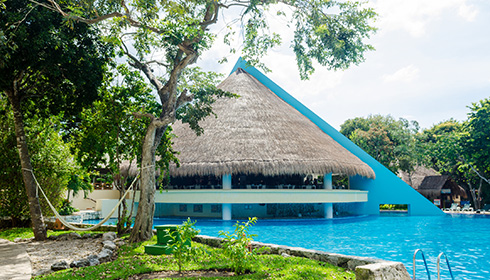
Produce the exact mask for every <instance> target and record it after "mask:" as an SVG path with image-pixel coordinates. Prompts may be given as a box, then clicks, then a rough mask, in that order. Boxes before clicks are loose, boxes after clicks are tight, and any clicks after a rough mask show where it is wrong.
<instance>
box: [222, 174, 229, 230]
mask: <svg viewBox="0 0 490 280" xmlns="http://www.w3.org/2000/svg"><path fill="white" fill-rule="evenodd" d="M222 185H223V189H224V190H231V174H225V175H223V178H222ZM221 211H222V219H223V221H229V220H231V204H230V203H223V204H222V206H221Z"/></svg>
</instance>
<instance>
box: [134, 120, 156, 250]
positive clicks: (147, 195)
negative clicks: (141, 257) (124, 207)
mask: <svg viewBox="0 0 490 280" xmlns="http://www.w3.org/2000/svg"><path fill="white" fill-rule="evenodd" d="M158 129H161V128H158V127H157V126H156V125H155V124H154V122H153V121H152V122H151V123H150V124H149V125H148V128H147V130H146V135H145V139H144V140H143V149H142V158H141V179H140V182H141V184H140V199H139V203H138V212H137V214H136V218H135V220H134V225H133V230H132V231H131V235H130V237H129V242H131V243H135V242H141V241H146V240H149V239H150V238H151V237H152V236H153V215H154V212H155V151H156V147H157V146H158V144H159V142H160V139H161V136H160V137H159V136H158V135H157V134H158V133H157V130H158Z"/></svg>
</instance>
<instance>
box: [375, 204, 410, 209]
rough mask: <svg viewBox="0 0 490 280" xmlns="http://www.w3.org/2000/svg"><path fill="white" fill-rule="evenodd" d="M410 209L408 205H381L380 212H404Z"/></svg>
mask: <svg viewBox="0 0 490 280" xmlns="http://www.w3.org/2000/svg"><path fill="white" fill-rule="evenodd" d="M407 209H408V206H407V204H381V205H379V210H404V211H406V210H407Z"/></svg>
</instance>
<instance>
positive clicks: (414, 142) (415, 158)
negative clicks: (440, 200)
mask: <svg viewBox="0 0 490 280" xmlns="http://www.w3.org/2000/svg"><path fill="white" fill-rule="evenodd" d="M418 131H419V125H418V123H417V122H415V121H411V122H410V121H407V120H405V119H403V118H400V119H399V120H395V119H394V118H393V117H392V116H381V115H370V116H368V117H367V118H360V117H359V118H354V119H349V120H346V121H345V122H344V123H343V124H342V125H341V126H340V133H342V134H343V135H345V136H346V137H347V138H349V139H350V140H351V141H352V142H354V143H355V144H356V145H358V146H359V147H361V148H362V149H363V150H364V151H366V152H367V153H368V154H370V155H371V156H372V157H373V158H374V159H376V160H377V161H379V162H380V163H381V164H383V165H384V166H386V167H387V168H388V169H390V170H391V171H393V172H394V173H397V172H398V171H399V170H402V171H406V172H409V173H410V172H412V171H413V170H414V167H415V166H416V165H417V164H419V163H421V162H423V161H424V156H423V153H422V152H421V146H420V145H419V143H420V141H419V139H418V137H419V135H418V134H417V133H418Z"/></svg>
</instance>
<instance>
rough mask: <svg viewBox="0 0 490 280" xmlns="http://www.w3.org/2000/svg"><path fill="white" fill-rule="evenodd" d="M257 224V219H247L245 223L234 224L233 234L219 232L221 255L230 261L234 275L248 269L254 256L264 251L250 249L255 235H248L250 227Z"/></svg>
mask: <svg viewBox="0 0 490 280" xmlns="http://www.w3.org/2000/svg"><path fill="white" fill-rule="evenodd" d="M256 222H257V218H256V217H253V218H248V221H247V222H242V223H240V222H238V221H237V223H236V224H235V226H234V227H235V231H234V232H233V233H231V234H230V233H229V232H224V231H220V232H219V235H220V236H223V241H224V242H223V253H224V255H225V256H227V257H228V258H229V259H230V261H231V266H232V270H233V271H234V272H235V273H236V274H242V273H244V272H246V271H247V270H249V269H250V267H251V265H252V263H253V262H254V261H255V258H256V255H257V254H258V253H259V252H260V251H262V250H264V249H263V248H261V249H252V247H251V242H252V241H253V237H255V236H257V235H256V234H250V233H248V231H249V229H250V227H251V226H253V225H254V224H255V223H256Z"/></svg>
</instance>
